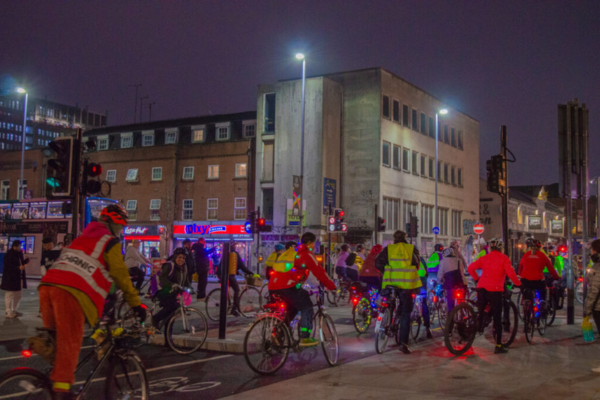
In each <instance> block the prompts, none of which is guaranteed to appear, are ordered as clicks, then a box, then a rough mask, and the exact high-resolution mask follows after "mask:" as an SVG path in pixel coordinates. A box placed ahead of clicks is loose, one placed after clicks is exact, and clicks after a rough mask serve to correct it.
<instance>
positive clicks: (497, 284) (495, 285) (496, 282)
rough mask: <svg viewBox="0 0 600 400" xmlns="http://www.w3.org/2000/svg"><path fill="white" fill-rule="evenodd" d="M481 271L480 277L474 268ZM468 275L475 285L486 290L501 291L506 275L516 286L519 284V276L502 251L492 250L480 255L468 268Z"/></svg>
mask: <svg viewBox="0 0 600 400" xmlns="http://www.w3.org/2000/svg"><path fill="white" fill-rule="evenodd" d="M478 269H480V270H482V271H481V278H480V277H479V275H477V272H476V270H478ZM468 271H469V275H471V276H472V277H473V279H475V280H476V281H477V280H478V282H477V287H478V288H482V289H485V290H487V291H488V292H503V291H504V280H505V279H506V276H507V275H508V277H509V278H510V280H511V281H513V283H514V284H515V285H517V286H520V285H521V281H520V280H519V277H518V276H517V274H516V273H515V270H514V269H513V267H512V266H511V265H510V259H509V258H508V257H507V256H506V255H505V254H503V253H501V252H499V251H496V250H493V251H492V252H490V254H487V255H485V256H483V257H480V258H479V259H477V261H475V262H474V263H471V265H469V268H468Z"/></svg>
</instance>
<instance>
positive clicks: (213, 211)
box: [206, 199, 219, 221]
mask: <svg viewBox="0 0 600 400" xmlns="http://www.w3.org/2000/svg"><path fill="white" fill-rule="evenodd" d="M206 208H207V216H206V219H207V220H209V221H215V220H218V219H219V199H208V200H207V204H206Z"/></svg>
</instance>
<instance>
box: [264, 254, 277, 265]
mask: <svg viewBox="0 0 600 400" xmlns="http://www.w3.org/2000/svg"><path fill="white" fill-rule="evenodd" d="M278 255H279V254H277V252H276V251H274V252H272V253H271V255H270V256H269V258H267V261H266V262H265V266H267V267H273V265H275V261H277V256H278Z"/></svg>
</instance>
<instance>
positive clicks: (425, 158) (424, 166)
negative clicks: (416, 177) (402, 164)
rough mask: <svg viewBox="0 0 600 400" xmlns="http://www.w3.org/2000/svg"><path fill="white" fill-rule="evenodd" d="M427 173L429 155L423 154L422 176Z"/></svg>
mask: <svg viewBox="0 0 600 400" xmlns="http://www.w3.org/2000/svg"><path fill="white" fill-rule="evenodd" d="M426 175H427V156H424V155H423V154H421V176H426Z"/></svg>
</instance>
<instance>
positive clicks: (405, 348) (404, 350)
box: [400, 344, 412, 354]
mask: <svg viewBox="0 0 600 400" xmlns="http://www.w3.org/2000/svg"><path fill="white" fill-rule="evenodd" d="M400 351H401V352H403V353H404V354H410V353H412V351H411V350H410V349H409V348H408V346H407V345H405V344H403V345H401V346H400Z"/></svg>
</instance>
